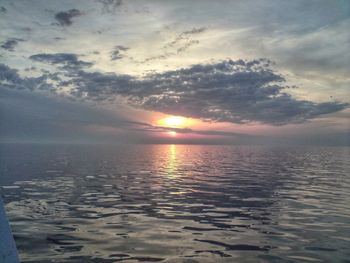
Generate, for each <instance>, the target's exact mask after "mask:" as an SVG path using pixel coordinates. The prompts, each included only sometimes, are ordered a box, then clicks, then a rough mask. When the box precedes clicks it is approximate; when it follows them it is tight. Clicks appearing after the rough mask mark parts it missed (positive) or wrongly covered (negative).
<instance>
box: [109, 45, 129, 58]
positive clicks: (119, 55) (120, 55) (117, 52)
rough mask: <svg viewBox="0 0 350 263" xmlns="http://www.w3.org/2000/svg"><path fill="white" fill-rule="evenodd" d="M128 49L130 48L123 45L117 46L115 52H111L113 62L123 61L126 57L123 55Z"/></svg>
mask: <svg viewBox="0 0 350 263" xmlns="http://www.w3.org/2000/svg"><path fill="white" fill-rule="evenodd" d="M128 49H129V48H128V47H125V46H121V45H118V46H115V47H114V49H113V51H112V52H111V60H118V59H122V58H123V57H124V54H123V53H124V52H125V51H126V50H128Z"/></svg>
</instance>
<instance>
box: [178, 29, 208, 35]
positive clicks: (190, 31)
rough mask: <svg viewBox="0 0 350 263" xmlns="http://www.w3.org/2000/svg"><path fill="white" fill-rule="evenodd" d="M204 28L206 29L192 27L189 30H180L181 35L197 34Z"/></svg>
mask: <svg viewBox="0 0 350 263" xmlns="http://www.w3.org/2000/svg"><path fill="white" fill-rule="evenodd" d="M206 30H207V28H206V27H199V28H192V29H191V30H187V31H184V32H182V35H193V34H199V33H203V32H204V31H206Z"/></svg>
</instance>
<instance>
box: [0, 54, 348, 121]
mask: <svg viewBox="0 0 350 263" xmlns="http://www.w3.org/2000/svg"><path fill="white" fill-rule="evenodd" d="M30 58H31V59H32V60H35V61H40V62H47V63H50V64H59V65H64V66H63V67H61V70H62V72H61V73H62V77H64V78H65V79H66V80H64V81H62V80H60V78H59V77H57V76H56V75H55V80H58V81H57V84H56V86H53V85H52V84H51V87H50V90H54V91H57V90H58V89H59V88H61V89H62V88H64V87H70V95H71V96H73V97H75V98H78V99H82V100H92V101H103V100H113V98H114V97H115V96H122V97H125V98H126V99H127V101H128V103H129V104H130V105H133V106H136V107H140V108H143V109H146V110H151V111H158V112H163V113H168V114H174V115H181V116H186V117H193V118H201V119H203V120H207V121H218V122H232V123H251V122H260V123H264V124H270V125H285V124H290V123H302V122H305V121H307V120H310V119H313V118H317V117H319V116H321V115H323V114H329V113H334V112H338V111H341V110H343V109H345V108H347V107H348V106H349V105H348V104H347V103H341V102H336V101H333V102H323V103H316V102H312V101H307V100H298V99H296V98H294V97H292V96H291V95H290V94H288V93H286V92H285V90H287V89H288V88H289V87H288V86H287V85H285V82H286V80H285V78H284V77H283V76H282V75H281V74H279V73H277V72H275V71H273V70H272V69H271V67H270V66H271V62H270V61H269V60H265V59H259V60H252V61H243V60H237V61H233V60H225V61H221V62H218V63H212V64H196V65H193V66H191V67H189V68H183V69H179V70H175V71H166V72H163V73H154V74H148V75H146V76H145V77H143V78H136V77H134V76H131V75H117V74H114V73H101V72H88V71H86V70H83V69H82V68H84V66H87V67H88V66H91V63H88V62H84V61H80V60H78V58H77V56H76V55H73V54H38V55H33V56H31V57H30ZM0 70H1V72H2V73H1V75H0V76H1V78H2V80H3V81H7V84H8V85H11V83H12V87H14V88H17V87H20V88H23V86H24V85H23V83H30V84H31V85H30V87H32V88H31V89H35V87H34V86H33V83H37V85H38V86H40V85H44V86H45V85H50V84H48V83H47V80H48V79H50V78H52V75H50V74H47V75H43V76H42V77H40V78H36V79H33V78H26V79H22V78H20V77H19V75H18V74H17V73H16V71H14V70H13V69H10V68H8V67H6V66H5V65H2V67H1V68H0Z"/></svg>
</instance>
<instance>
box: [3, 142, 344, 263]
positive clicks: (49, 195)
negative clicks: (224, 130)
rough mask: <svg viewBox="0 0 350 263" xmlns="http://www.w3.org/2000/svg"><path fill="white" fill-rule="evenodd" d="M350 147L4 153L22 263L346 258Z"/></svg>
mask: <svg viewBox="0 0 350 263" xmlns="http://www.w3.org/2000/svg"><path fill="white" fill-rule="evenodd" d="M349 150H350V148H341V147H325V148H322V147H294V148H288V147H274V148H273V147H262V146H259V147H248V146H239V147H238V146H185V145H154V146H152V145H139V146H137V145H135V146H83V145H80V146H77V145H74V146H73V145H71V146H62V145H61V146H58V145H41V146H40V145H10V144H7V145H1V146H0V151H1V152H0V155H1V158H0V162H1V163H0V185H1V186H2V187H1V188H2V195H3V198H4V201H5V203H6V210H7V212H8V217H9V219H10V222H11V226H12V229H13V232H14V235H15V239H16V243H17V246H18V249H19V252H20V257H21V259H22V262H103V263H109V262H120V261H121V262H187V263H195V262H350V261H349V259H350V164H349V163H350V162H349V157H350V152H349Z"/></svg>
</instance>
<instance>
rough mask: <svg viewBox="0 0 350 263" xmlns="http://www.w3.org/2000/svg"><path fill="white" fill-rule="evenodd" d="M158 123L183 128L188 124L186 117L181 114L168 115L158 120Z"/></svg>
mask: <svg viewBox="0 0 350 263" xmlns="http://www.w3.org/2000/svg"><path fill="white" fill-rule="evenodd" d="M159 123H160V124H161V125H163V126H166V127H169V128H183V127H185V126H186V125H187V124H188V119H186V118H184V117H181V116H169V117H166V118H164V119H162V120H160V121H159Z"/></svg>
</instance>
